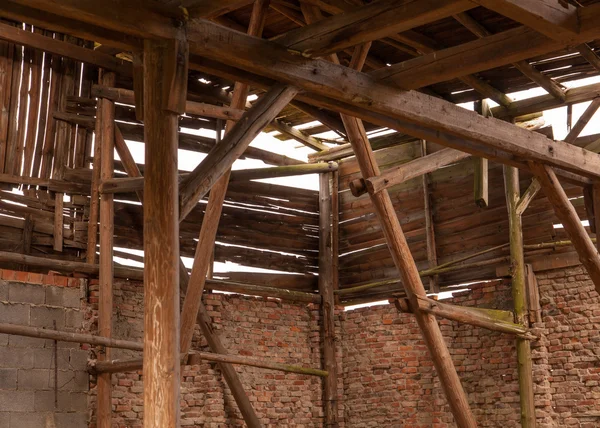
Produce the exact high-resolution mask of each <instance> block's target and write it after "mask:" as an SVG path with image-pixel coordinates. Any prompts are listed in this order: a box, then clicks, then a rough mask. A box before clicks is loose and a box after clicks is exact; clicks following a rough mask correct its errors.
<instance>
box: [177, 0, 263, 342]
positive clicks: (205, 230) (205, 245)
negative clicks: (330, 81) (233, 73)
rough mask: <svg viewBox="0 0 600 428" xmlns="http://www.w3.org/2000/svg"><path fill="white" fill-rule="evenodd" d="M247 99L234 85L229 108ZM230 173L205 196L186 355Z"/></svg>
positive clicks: (259, 18) (185, 324) (257, 28)
mask: <svg viewBox="0 0 600 428" xmlns="http://www.w3.org/2000/svg"><path fill="white" fill-rule="evenodd" d="M268 4H269V2H268V1H265V0H258V1H256V2H255V3H254V7H253V9H252V16H251V19H250V24H249V26H248V34H250V35H253V36H260V35H261V34H262V29H263V26H264V20H265V15H266V11H267V9H268ZM247 97H248V86H247V85H245V84H243V83H238V82H236V84H235V86H234V89H233V97H232V100H231V108H233V109H244V107H245V106H246V98H247ZM234 125H235V122H234V121H227V126H226V131H225V132H226V133H227V132H229V131H230V130H231V128H232V127H233V126H234ZM230 174H231V170H228V171H227V172H226V173H225V174H224V175H223V176H222V177H221V178H220V179H219V180H218V181H217V182H216V183H215V184H214V185H213V186H212V188H211V191H210V194H209V196H208V204H207V206H206V211H205V214H204V218H203V220H202V227H201V229H200V236H199V238H198V244H197V247H196V253H195V254H194V264H193V265H192V273H191V277H190V287H189V288H188V290H187V291H186V296H185V300H184V303H183V308H182V315H181V338H180V339H181V343H180V349H181V352H183V353H186V352H187V351H188V350H189V349H190V345H191V343H192V336H193V333H194V327H195V324H196V321H195V320H196V317H197V315H198V307H199V304H200V299H201V297H202V292H203V290H204V282H205V281H206V273H207V271H208V266H209V265H210V261H211V257H212V252H213V247H214V245H215V238H216V235H217V228H218V226H219V219H220V217H221V211H222V209H223V202H224V201H225V194H226V193H227V186H228V184H229V176H230ZM186 275H187V272H186Z"/></svg>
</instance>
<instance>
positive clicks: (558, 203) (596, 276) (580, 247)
mask: <svg viewBox="0 0 600 428" xmlns="http://www.w3.org/2000/svg"><path fill="white" fill-rule="evenodd" d="M530 168H531V171H532V172H533V173H534V174H535V176H536V178H537V179H538V180H539V182H540V185H541V188H542V190H543V192H544V194H545V195H546V197H547V198H548V201H549V202H550V203H551V204H552V207H553V208H554V212H555V214H556V216H557V217H558V219H559V220H560V222H561V223H562V225H563V227H564V228H565V231H566V232H567V233H568V234H569V236H570V237H571V241H572V242H573V246H574V247H575V250H576V251H577V254H578V255H579V260H580V261H581V263H582V264H583V266H585V268H586V269H587V271H588V274H589V275H590V278H591V279H592V282H593V283H594V285H595V287H596V290H597V291H600V256H599V254H598V250H597V249H596V247H595V246H594V244H593V242H592V240H591V239H590V237H589V235H588V234H587V232H586V231H585V228H584V227H583V225H582V224H581V221H580V219H579V216H578V215H577V212H576V211H575V208H573V205H572V204H571V202H570V201H569V198H568V197H567V195H566V193H565V191H564V190H563V188H562V186H561V185H560V183H559V181H558V179H557V178H556V174H555V173H554V171H553V170H552V168H550V167H549V166H547V165H543V164H540V163H534V162H531V163H530Z"/></svg>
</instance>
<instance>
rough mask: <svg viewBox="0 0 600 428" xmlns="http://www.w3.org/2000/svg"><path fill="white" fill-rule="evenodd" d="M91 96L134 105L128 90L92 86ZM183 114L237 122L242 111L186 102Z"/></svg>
mask: <svg viewBox="0 0 600 428" xmlns="http://www.w3.org/2000/svg"><path fill="white" fill-rule="evenodd" d="M92 96H94V97H98V98H106V99H109V100H112V101H115V102H118V103H123V104H130V105H135V104H136V101H135V95H134V91H132V90H129V89H123V88H112V87H109V86H101V85H93V86H92ZM185 112H186V113H187V114H191V115H196V116H201V117H211V118H215V119H225V120H230V119H231V120H238V119H240V118H241V117H242V115H243V114H244V110H243V109H233V108H231V107H221V106H215V105H212V104H206V103H199V102H195V101H190V100H187V101H186V103H185Z"/></svg>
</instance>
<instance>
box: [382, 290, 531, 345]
mask: <svg viewBox="0 0 600 428" xmlns="http://www.w3.org/2000/svg"><path fill="white" fill-rule="evenodd" d="M393 300H394V304H395V305H396V308H398V311H399V312H408V313H414V308H413V306H412V305H411V303H410V302H409V301H408V299H393ZM417 305H418V306H417V308H418V310H421V311H424V312H427V313H429V314H432V315H435V316H437V317H440V318H445V319H449V320H452V321H457V322H460V323H464V324H469V325H474V326H477V327H482V328H485V329H488V330H491V331H498V332H500V333H507V334H513V335H516V336H517V337H521V338H524V339H533V338H534V336H533V335H532V334H531V332H530V331H529V329H528V328H527V327H525V326H523V325H521V324H515V323H514V322H512V318H513V314H512V312H509V311H501V310H497V309H485V308H471V307H467V306H459V305H453V304H450V303H443V302H440V301H438V300H434V299H431V298H429V297H422V296H419V297H418V298H417Z"/></svg>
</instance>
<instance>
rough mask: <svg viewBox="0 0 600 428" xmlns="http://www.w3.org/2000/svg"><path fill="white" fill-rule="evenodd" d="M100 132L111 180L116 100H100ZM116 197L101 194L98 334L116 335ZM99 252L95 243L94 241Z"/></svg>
mask: <svg viewBox="0 0 600 428" xmlns="http://www.w3.org/2000/svg"><path fill="white" fill-rule="evenodd" d="M101 80H102V83H103V84H105V85H110V86H112V85H114V83H115V80H116V75H115V73H114V72H110V71H104V72H103V73H102V77H101ZM99 108H100V109H102V113H100V118H101V119H100V121H99V122H100V124H99V126H100V133H99V135H98V136H99V138H98V140H96V141H97V143H98V145H99V146H100V165H99V166H100V180H101V181H103V180H108V179H110V178H112V176H113V165H114V140H115V120H114V119H115V105H114V103H113V102H112V101H109V100H102V102H101V104H100V107H99ZM114 218H115V212H114V200H113V195H109V194H102V195H100V281H99V300H98V334H99V335H100V336H104V337H108V338H110V337H112V324H113V323H112V318H113V317H112V314H113V277H114V265H113V244H114V240H113V237H114ZM94 252H95V245H94ZM98 358H99V359H100V360H103V359H106V360H110V359H111V352H110V349H106V350H105V351H104V355H99V356H98ZM97 406H98V415H97V423H98V428H110V427H111V426H112V382H111V375H110V373H105V374H101V375H100V376H98V404H97Z"/></svg>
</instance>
